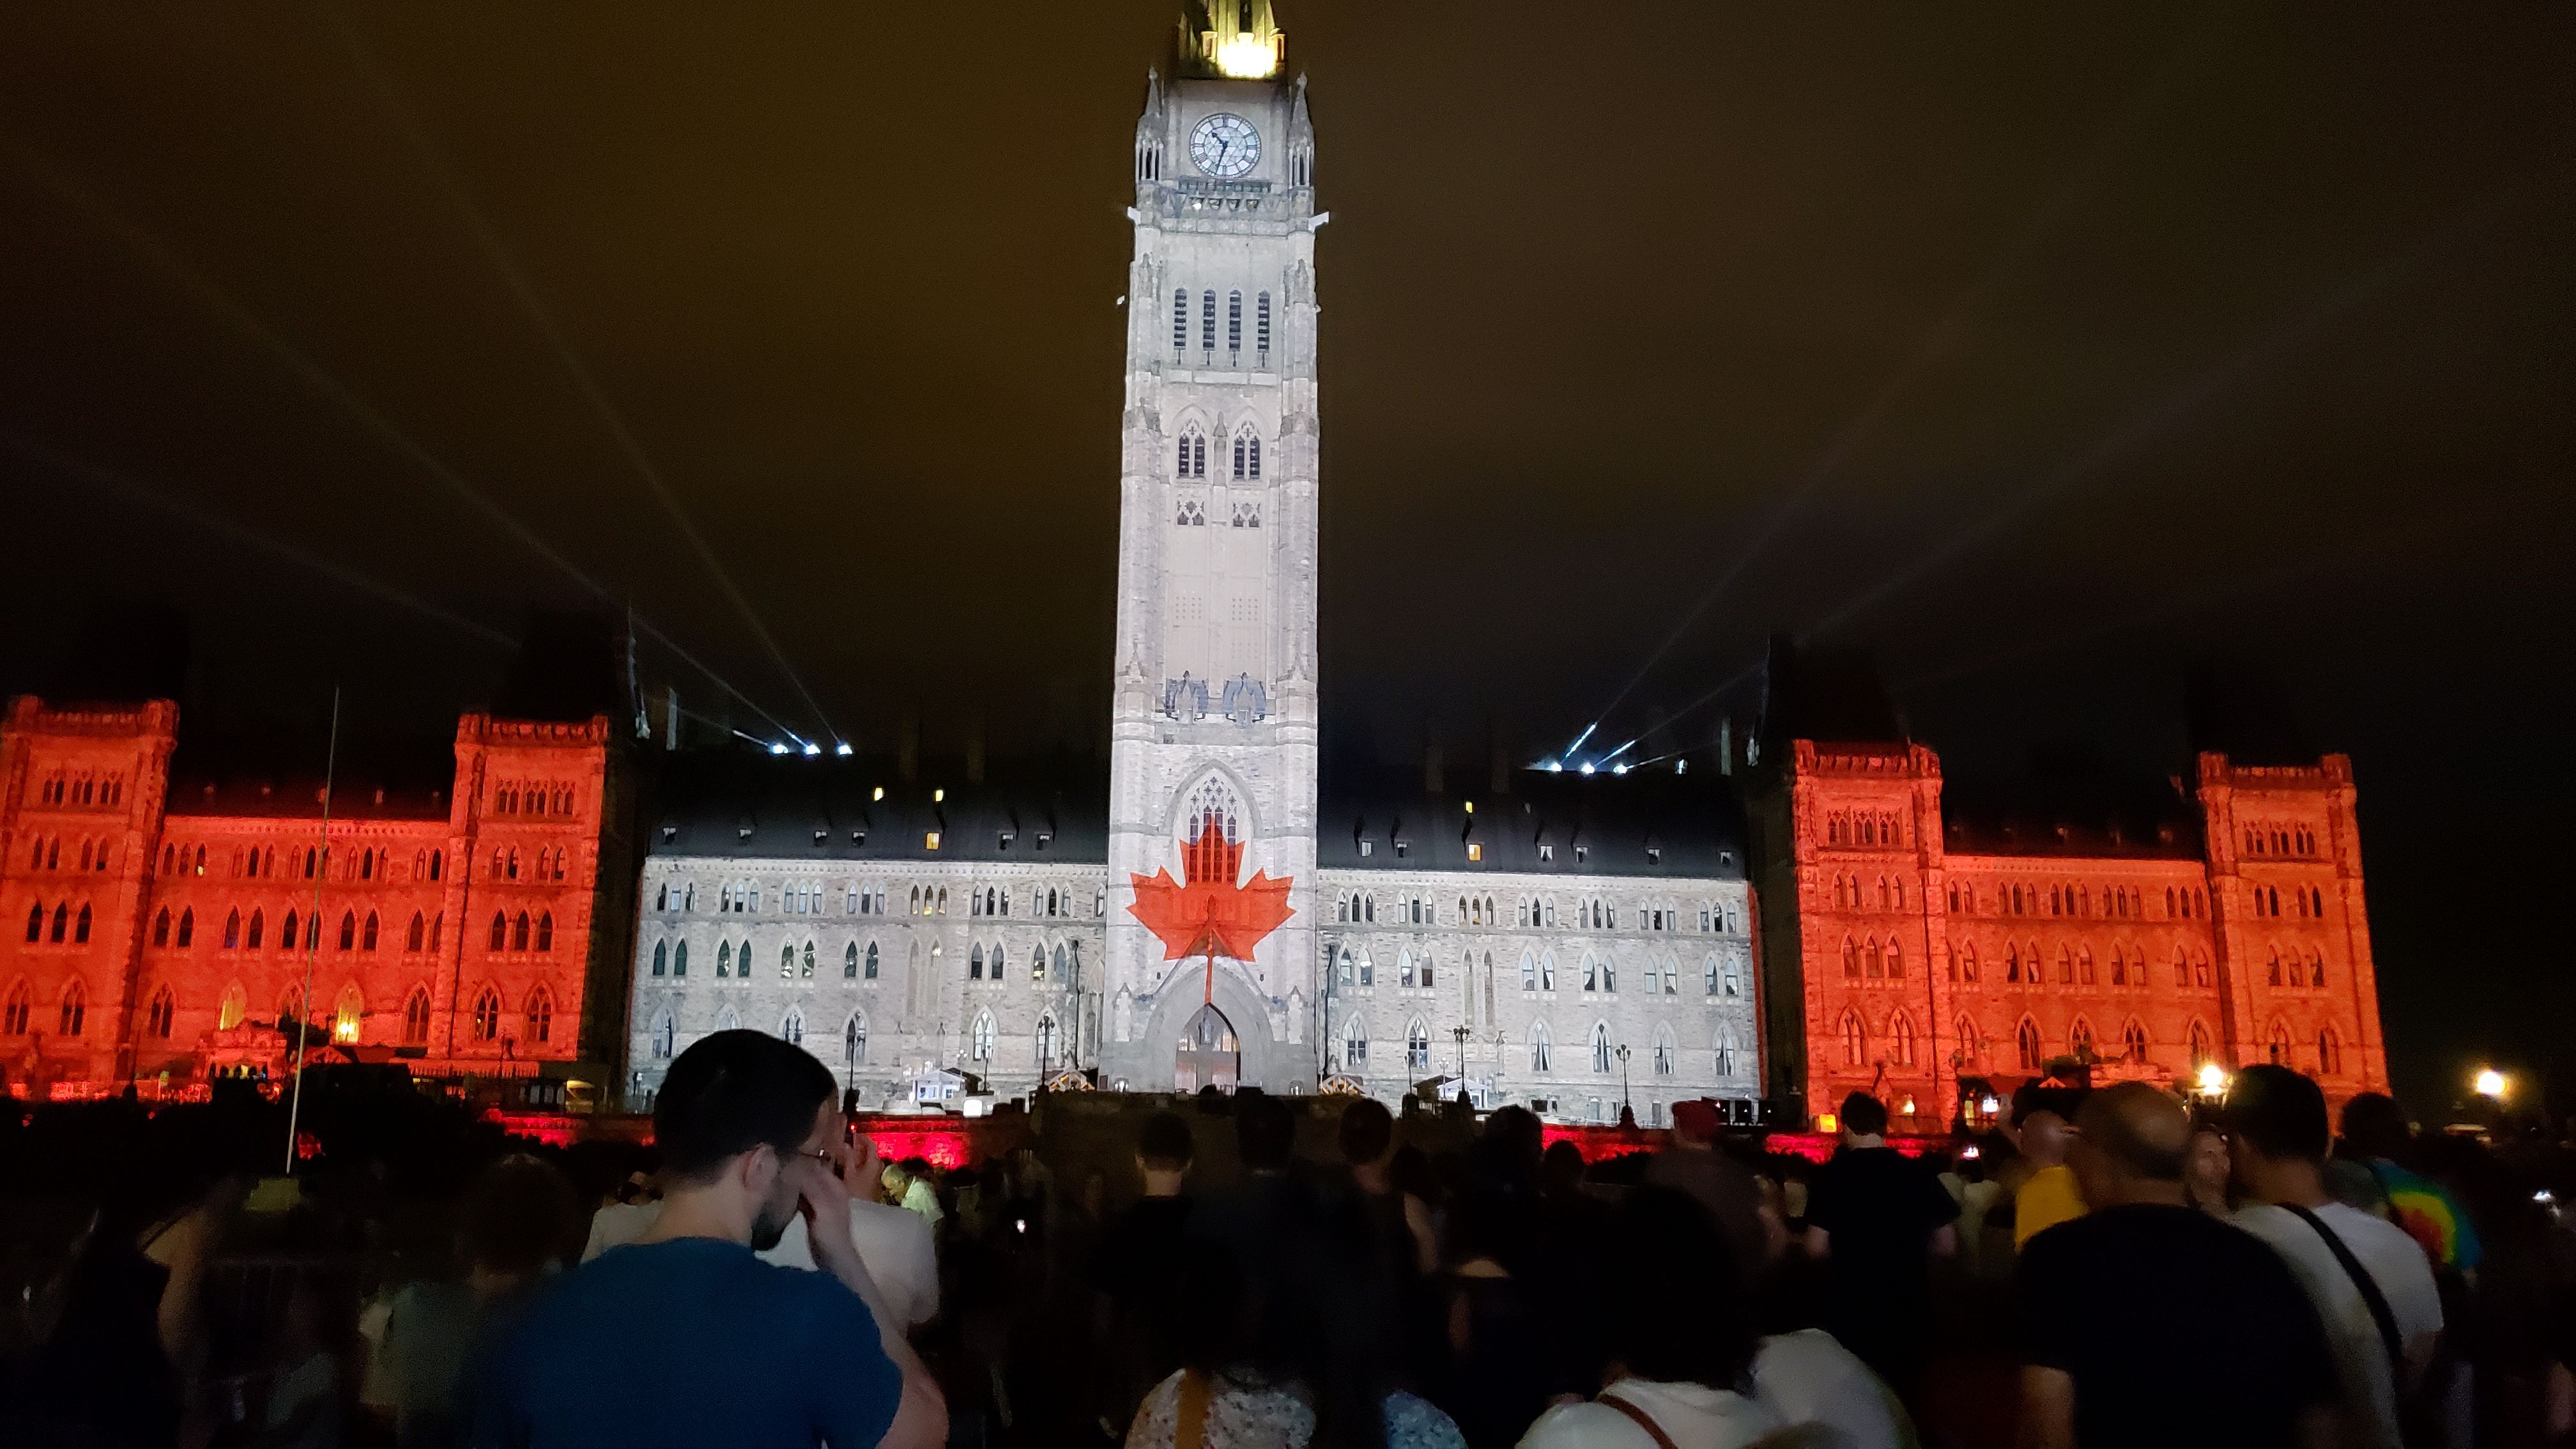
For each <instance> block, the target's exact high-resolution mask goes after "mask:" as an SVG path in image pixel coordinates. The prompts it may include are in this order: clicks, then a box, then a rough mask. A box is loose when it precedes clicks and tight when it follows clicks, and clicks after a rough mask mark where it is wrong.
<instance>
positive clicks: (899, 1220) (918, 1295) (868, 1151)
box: [581, 1134, 939, 1333]
mask: <svg viewBox="0 0 2576 1449" xmlns="http://www.w3.org/2000/svg"><path fill="white" fill-rule="evenodd" d="M880 1164H881V1159H880V1158H879V1157H878V1155H877V1145H876V1143H875V1142H874V1141H872V1140H870V1139H869V1138H868V1137H867V1136H865V1135H864V1134H862V1135H861V1136H860V1138H859V1140H858V1142H857V1143H856V1144H855V1145H854V1146H853V1147H852V1150H851V1153H850V1158H849V1161H848V1162H847V1163H846V1164H845V1165H844V1167H843V1170H842V1174H841V1180H842V1182H843V1183H844V1184H845V1185H846V1186H847V1187H848V1188H849V1192H850V1243H851V1245H852V1246H853V1247H856V1248H857V1249H858V1250H859V1261H861V1262H862V1263H865V1264H866V1265H867V1269H868V1274H869V1276H871V1277H873V1278H874V1279H876V1283H877V1288H878V1289H879V1291H881V1292H882V1293H883V1294H884V1295H885V1299H886V1308H887V1311H889V1312H891V1313H892V1314H893V1315H894V1316H895V1319H896V1321H897V1322H896V1326H897V1328H898V1329H900V1330H901V1331H904V1332H907V1333H908V1332H910V1331H911V1330H913V1329H915V1328H919V1327H920V1326H921V1325H923V1324H925V1323H928V1322H929V1321H930V1320H931V1319H933V1318H936V1317H938V1316H939V1258H938V1253H937V1250H936V1248H935V1246H934V1244H933V1243H932V1241H931V1226H930V1220H929V1219H928V1218H925V1217H923V1216H922V1215H921V1214H919V1213H916V1212H908V1211H906V1210H904V1209H902V1208H899V1207H894V1206H891V1205H889V1204H886V1203H881V1202H877V1201H875V1200H874V1198H873V1197H872V1193H873V1192H874V1190H875V1187H876V1183H877V1180H878V1172H879V1169H880ZM661 1214H662V1205H661V1204H660V1203H658V1202H640V1203H611V1204H609V1205H608V1206H606V1207H603V1208H601V1209H600V1210H599V1211H598V1212H597V1213H595V1214H593V1215H592V1216H591V1220H590V1241H589V1243H588V1244H587V1245H586V1246H585V1247H583V1249H582V1250H581V1260H582V1261H583V1262H585V1263H587V1262H589V1261H590V1260H591V1259H593V1258H596V1257H598V1256H599V1255H600V1254H602V1253H605V1252H607V1251H608V1250H609V1249H611V1248H617V1247H623V1246H625V1245H626V1244H628V1243H632V1242H635V1241H637V1240H638V1239H640V1238H642V1237H643V1236H644V1235H645V1233H646V1232H648V1231H649V1230H650V1229H651V1228H652V1226H653V1224H654V1222H655V1220H657V1219H658V1218H660V1216H661ZM760 1256H761V1257H762V1258H763V1259H764V1260H766V1261H768V1262H772V1263H776V1264H778V1265H779V1266H780V1267H782V1268H804V1269H808V1270H813V1271H819V1270H817V1269H816V1268H815V1263H814V1250H813V1245H812V1241H811V1239H810V1238H809V1237H808V1230H807V1228H806V1226H805V1219H804V1217H803V1216H802V1215H801V1214H800V1215H798V1216H796V1217H793V1218H791V1219H790V1220H789V1221H788V1224H787V1231H786V1232H785V1233H783V1234H781V1235H780V1237H779V1239H778V1244H777V1246H775V1247H772V1248H768V1249H765V1250H763V1251H762V1252H761V1254H760Z"/></svg>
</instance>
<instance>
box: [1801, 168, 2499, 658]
mask: <svg viewBox="0 0 2576 1449" xmlns="http://www.w3.org/2000/svg"><path fill="white" fill-rule="evenodd" d="M2513 199H2514V197H2513V195H2512V194H2511V193H2504V192H2500V193H2497V194H2496V195H2494V196H2492V197H2490V198H2489V199H2488V201H2487V202H2486V203H2484V204H2482V205H2479V206H2476V207H2472V208H2471V209H2470V210H2469V211H2467V212H2465V213H2463V214H2461V215H2460V216H2457V217H2454V218H2452V219H2451V220H2449V221H2447V222H2444V223H2441V224H2440V225H2438V226H2436V227H2434V228H2432V229H2431V230H2430V231H2429V232H2427V233H2422V234H2419V235H2418V236H2417V237H2415V238H2414V239H2412V240H2410V241H2409V242H2407V243H2406V244H2404V245H2401V246H2399V247H2397V248H2395V249H2394V250H2392V251H2391V252H2389V253H2388V254H2386V255H2385V256H2383V257H2382V258H2381V259H2380V260H2379V261H2378V262H2376V263H2374V264H2373V265H2371V266H2370V267H2368V268H2367V269H2365V270H2363V271H2361V272H2359V273H2357V274H2355V275H2354V276H2353V277H2351V278H2350V279H2348V280H2347V281H2346V282H2345V283H2344V284H2343V285H2342V286H2340V287H2337V288H2336V289H2335V290H2334V291H2332V292H2330V293H2328V294H2327V295H2326V296H2325V297H2324V298H2323V299H2321V300H2320V301H2318V302H2316V303H2315V304H2313V305H2311V306H2309V307H2307V308H2305V309H2303V310H2301V311H2299V312H2297V313H2294V314H2292V315H2290V316H2287V317H2284V318H2282V319H2280V320H2279V321H2277V322H2275V323H2274V324H2273V325H2271V326H2270V327H2268V328H2266V329H2264V330H2263V331H2262V332H2260V333H2258V334H2256V335H2255V337H2254V338H2253V339H2252V340H2251V341H2250V342H2248V343H2247V344H2246V345H2245V346H2244V347H2243V348H2241V349H2240V350H2238V351H2237V352H2236V353H2235V354H2234V355H2232V356H2230V357H2227V358H2225V359H2223V360H2222V361H2219V362H2217V363H2215V364H2213V365H2211V366H2209V367H2206V368H2203V369H2202V370H2201V371H2199V372H2198V373H2195V374H2193V375H2192V376H2190V377H2186V378H2184V379H2183V380H2182V381H2181V382H2180V383H2178V384H2176V385H2175V386H2173V387H2172V388H2170V389H2168V390H2167V391H2166V392H2165V393H2164V394H2163V395H2162V396H2160V397H2158V398H2156V399H2155V400H2154V401H2152V402H2150V403H2148V404H2147V405H2146V406H2145V407H2142V408H2139V409H2138V410H2137V411H2135V412H2133V413H2131V414H2129V416H2127V417H2126V418H2123V419H2121V420H2120V422H2119V423H2118V424H2116V425H2115V426H2113V427H2112V429H2111V430H2110V431H2109V432H2107V433H2104V434H2103V435H2102V436H2101V437H2099V438H2097V439H2095V440H2094V442H2093V443H2092V444H2091V446H2089V447H2087V448H2085V449H2084V450H2083V451H2082V452H2079V453H2077V454H2076V455H2075V456H2073V457H2071V458H2069V459H2067V460H2066V461H2065V462H2063V463H2061V464H2059V465H2058V466H2057V467H2056V468H2055V469H2054V470H2052V471H2050V472H2049V473H2047V474H2046V475H2044V476H2042V477H2041V478H2039V479H2038V480H2037V481H2035V482H2033V483H2031V484H2030V485H2029V486H2028V487H2026V488H2024V489H2022V490H2021V491H2020V492H2019V493H2016V494H2014V495H2013V496H2012V497H2011V498H2009V499H2007V500H2005V502H2004V503H2003V504H2002V505H2001V506H2000V507H1998V508H1996V509H1994V510H1993V511H1991V512H1989V513H1988V514H1986V516H1985V517H1983V518H1980V519H1978V520H1976V521H1974V522H1972V523H1970V524H1968V525H1967V526H1966V527H1964V528H1961V529H1958V530H1957V531H1955V532H1953V533H1952V534H1951V535H1950V536H1949V537H1948V538H1945V539H1943V540H1942V541H1940V542H1939V543H1937V544H1935V545H1933V546H1932V547H1931V548H1930V549H1928V550H1926V551H1925V552H1924V553H1923V554H1921V555H1920V556H1918V557H1917V558H1916V559H1915V560H1914V562H1912V563H1910V564H1908V565H1906V566H1904V567H1903V568H1900V569H1897V570H1895V571H1894V572H1892V573H1890V574H1888V575H1886V576H1885V577H1884V578H1883V579H1882V580H1881V581H1880V582H1879V583H1877V584H1875V585H1873V586H1872V587H1870V588H1868V589H1865V590H1862V591H1861V592H1860V593H1858V594H1856V595H1854V596H1853V597H1852V598H1850V599H1849V600H1847V601H1845V602H1844V603H1843V604H1842V605H1841V606H1840V607H1839V608H1837V609H1835V610H1834V611H1833V612H1832V613H1830V614H1827V615H1826V616H1825V617H1824V619H1823V620H1821V621H1820V622H1818V623H1817V624H1816V625H1815V627H1814V628H1813V629H1812V630H1810V631H1809V632H1810V633H1813V634H1824V633H1827V632H1829V631H1831V630H1834V629H1837V628H1840V627H1842V626H1843V625H1845V624H1848V623H1850V622H1851V621H1852V620H1853V619H1855V618H1858V617H1859V616H1860V615H1862V614H1865V613H1867V612H1869V611H1870V610H1871V609H1874V608H1876V607H1877V606H1879V605H1880V604H1883V603H1885V602H1886V601H1887V600H1889V599H1891V598H1894V597H1895V596H1896V595H1898V594H1900V593H1903V592H1904V591H1905V590H1907V589H1910V588H1912V587H1913V586H1914V585H1916V584H1918V583H1920V582H1922V581H1923V580H1924V579H1926V578H1928V577H1930V576H1931V575H1933V574H1935V573H1937V572H1939V571H1940V570H1942V569H1944V568H1946V567H1948V566H1949V565H1950V564H1951V563H1952V562H1954V561H1956V560H1957V559H1958V558H1959V557H1960V556H1961V555H1963V554H1966V553H1968V552H1970V551H1971V550H1974V549H1976V548H1978V547H1979V546H1981V545H1983V544H1985V543H1986V542H1988V541H1989V540H1991V539H1993V538H1994V537H1995V536H1997V535H1998V534H2001V533H2003V532H2004V531H2005V530H2006V529H2008V528H2010V527H2011V526H2012V525H2013V524H2015V523H2016V522H2018V521H2019V520H2020V519H2021V517H2022V516H2023V515H2024V514H2026V513H2028V512H2030V511H2031V510H2032V509H2034V508H2036V507H2038V506H2040V505H2041V504H2043V503H2046V502H2048V501H2050V500H2051V499H2053V498H2055V497H2057V496H2058V495H2059V494H2061V493H2065V492H2067V491H2068V490H2070V489H2072V488H2075V487H2077V486H2078V485H2080V484H2083V483H2085V482H2087V481H2089V480H2090V479H2092V478H2093V477H2094V476H2095V475H2096V474H2099V473H2100V472H2102V471H2103V470H2104V469H2106V468H2108V467H2110V466H2111V465H2112V464H2114V463H2117V462H2119V461H2121V460H2122V459H2124V458H2126V457H2128V456H2129V455H2130V454H2132V453H2135V452H2138V451H2141V450H2143V449H2146V448H2148V447H2150V446H2152V445H2153V444H2155V443H2157V442H2159V441H2161V440H2162V439H2163V437H2164V436H2165V435H2166V434H2167V433H2169V432H2171V431H2172V430H2173V429H2175V428H2177V427H2179V426H2180V425H2181V424H2182V423H2183V422H2184V421H2185V420H2186V419H2189V418H2190V417H2192V416H2193V415H2194V414H2196V413H2198V412H2200V411H2202V410H2203V409H2204V408H2207V407H2209V406H2210V405H2211V404H2213V403H2215V402H2217V401H2219V400H2220V399H2222V398H2225V397H2226V396H2228V395H2229V394H2231V393H2234V392H2237V391H2240V390H2242V389H2244V388H2245V387H2247V386H2248V385H2250V384H2251V383H2253V382H2254V381H2256V380H2257V379H2259V378H2261V377H2262V376H2263V375H2264V374H2266V373H2267V372H2269V371H2270V370H2271V369H2272V368H2274V367H2276V366H2277V365H2279V364H2280V363H2281V362H2282V361H2284V360H2285V359H2287V358H2288V357H2289V356H2290V355H2291V354H2293V353H2295V352H2297V351H2299V350H2300V349H2301V348H2303V347H2305V346H2307V345H2308V344H2309V343H2311V342H2313V341H2315V340H2316V339H2317V338H2319V337H2321V336H2323V335H2324V334H2325V333H2326V332H2327V331H2328V330H2330V329H2331V328H2332V327H2333V325H2334V324H2335V323H2337V322H2339V321H2341V320H2342V319H2343V318H2344V316H2345V315H2346V314H2348V313H2350V312H2352V311H2354V310H2355V309H2357V308H2359V307H2360V306H2361V305H2362V304H2363V303H2365V302H2368V301H2370V300H2371V299H2373V298H2375V297H2377V296H2378V295H2379V294H2380V293H2381V292H2383V291H2385V290H2387V288H2388V287H2389V286H2391V285H2392V284H2394V283H2395V282H2397V281H2398V280H2399V279H2400V278H2402V277H2404V276H2406V275H2407V274H2408V273H2410V272H2412V271H2414V270H2415V269H2416V268H2417V267H2418V266H2419V265H2420V264H2422V263H2423V262H2424V261H2425V260H2426V259H2427V258H2428V257H2429V256H2430V255H2431V254H2432V253H2433V252H2434V251H2436V250H2438V249H2439V248H2440V247H2442V246H2444V245H2446V244H2447V243H2449V242H2451V241H2453V240H2456V239H2458V238H2459V237H2460V236H2462V235H2464V234H2466V233H2469V232H2472V231H2475V230H2477V229H2480V228H2482V227H2484V226H2485V225H2486V224H2487V223H2488V222H2490V221H2493V220H2494V219H2495V218H2496V217H2497V216H2499V215H2501V214H2502V213H2503V211H2504V210H2505V209H2506V207H2507V206H2508V205H2510V204H2511V202H2512V200H2513Z"/></svg>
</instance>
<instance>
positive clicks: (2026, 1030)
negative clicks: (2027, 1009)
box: [2013, 1016, 2039, 1072]
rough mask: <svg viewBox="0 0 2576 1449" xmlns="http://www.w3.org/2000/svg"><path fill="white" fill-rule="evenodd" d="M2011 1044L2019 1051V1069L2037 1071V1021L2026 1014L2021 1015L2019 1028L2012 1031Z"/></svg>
mask: <svg viewBox="0 0 2576 1449" xmlns="http://www.w3.org/2000/svg"><path fill="white" fill-rule="evenodd" d="M2013 1044H2014V1045H2015V1046H2016V1047H2018V1048H2019V1049H2020V1051H2021V1069H2022V1070H2023V1071H2025V1072H2035V1071H2038V1070H2039V1023H2037V1022H2035V1021H2032V1020H2031V1019H2030V1018H2029V1017H2027V1016H2025V1017H2023V1018H2022V1019H2021V1029H2020V1030H2019V1031H2017V1032H2014V1033H2013Z"/></svg>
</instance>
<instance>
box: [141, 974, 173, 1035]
mask: <svg viewBox="0 0 2576 1449" xmlns="http://www.w3.org/2000/svg"><path fill="white" fill-rule="evenodd" d="M177 1014H178V1003H177V1002H176V1001H174V1000H172V999H171V996H170V988H169V987H167V986H164V987H162V988H161V989H160V990H158V991H155V992H153V993H152V1006H151V1009H150V1010H148V1011H146V1012H144V1014H143V1029H144V1031H145V1032H147V1033H149V1034H150V1035H151V1036H152V1037H154V1038H155V1039H156V1040H160V1041H168V1040H169V1039H170V1023H171V1018H173V1017H174V1016H176V1015H177Z"/></svg>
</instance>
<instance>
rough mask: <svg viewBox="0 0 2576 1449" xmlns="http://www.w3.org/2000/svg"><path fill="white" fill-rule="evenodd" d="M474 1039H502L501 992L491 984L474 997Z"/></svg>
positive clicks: (483, 1040) (488, 1040)
mask: <svg viewBox="0 0 2576 1449" xmlns="http://www.w3.org/2000/svg"><path fill="white" fill-rule="evenodd" d="M474 1039H475V1040H476V1041H480V1042H490V1041H498V1040H500V1039H501V994H500V993H499V992H497V991H494V990H493V989H492V988H491V987H489V986H486V987H484V988H483V990H482V992H481V993H480V994H478V995H477V996H476V997H475V998H474Z"/></svg>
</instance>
